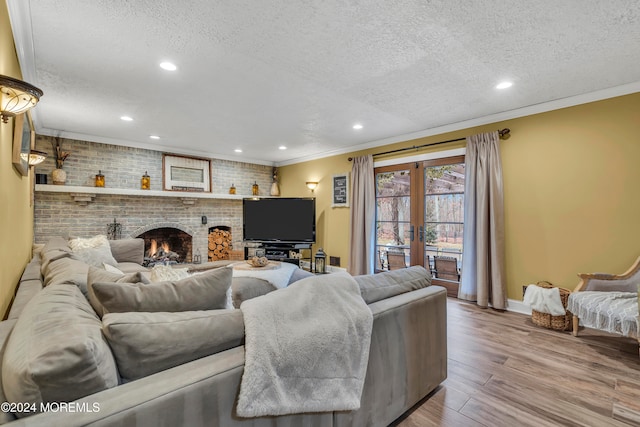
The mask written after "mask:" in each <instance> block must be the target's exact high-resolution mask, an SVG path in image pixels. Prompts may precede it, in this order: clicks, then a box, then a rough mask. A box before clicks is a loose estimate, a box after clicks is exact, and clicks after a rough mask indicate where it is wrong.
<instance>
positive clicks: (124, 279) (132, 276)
mask: <svg viewBox="0 0 640 427" xmlns="http://www.w3.org/2000/svg"><path fill="white" fill-rule="evenodd" d="M96 283H142V284H146V283H149V280H148V279H147V278H146V277H145V276H144V275H143V274H142V273H129V274H124V273H122V272H120V273H112V272H110V271H107V270H103V269H101V268H95V267H89V271H88V272H87V299H88V300H89V303H90V304H91V307H93V309H94V310H95V312H96V314H97V315H98V316H100V317H102V316H103V314H104V307H102V304H100V300H99V299H98V298H97V297H96V293H95V290H94V287H95V284H96Z"/></svg>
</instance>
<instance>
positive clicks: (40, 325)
mask: <svg viewBox="0 0 640 427" xmlns="http://www.w3.org/2000/svg"><path fill="white" fill-rule="evenodd" d="M2 385H3V388H4V393H5V396H6V398H7V401H9V402H16V403H17V402H20V403H33V404H35V405H36V406H37V407H40V404H41V403H43V402H44V403H47V402H71V401H73V400H76V399H80V398H81V397H84V396H88V395H90V394H93V393H97V392H99V391H102V390H105V389H107V388H110V387H115V386H116V385H118V371H117V369H116V363H115V359H114V358H113V354H112V353H111V349H110V348H109V344H107V342H106V340H105V338H104V337H103V335H102V322H100V319H98V317H97V316H96V314H95V313H94V312H93V309H92V308H91V306H90V305H89V303H88V302H87V300H86V298H85V297H84V296H83V295H82V293H81V292H80V290H79V289H78V287H77V286H74V285H56V286H49V287H46V288H44V289H43V290H42V291H40V292H38V293H37V294H36V295H35V296H34V297H33V298H32V299H31V300H30V301H29V302H28V303H27V305H26V306H25V307H24V310H23V311H22V313H21V315H20V317H19V318H18V320H17V322H16V324H15V326H14V328H13V332H12V333H11V336H10V337H9V340H8V341H7V344H6V347H5V353H4V357H3V359H2ZM16 415H18V416H19V417H21V416H27V415H30V414H29V413H23V414H16Z"/></svg>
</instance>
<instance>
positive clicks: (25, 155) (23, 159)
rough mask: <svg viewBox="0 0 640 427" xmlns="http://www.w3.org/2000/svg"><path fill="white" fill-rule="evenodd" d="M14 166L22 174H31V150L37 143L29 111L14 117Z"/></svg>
mask: <svg viewBox="0 0 640 427" xmlns="http://www.w3.org/2000/svg"><path fill="white" fill-rule="evenodd" d="M13 125H14V127H13V156H12V160H11V161H12V163H13V167H15V168H16V170H17V171H18V172H20V174H21V175H22V176H27V175H29V151H31V148H32V147H33V146H34V144H35V138H36V133H35V132H34V131H33V126H32V124H31V116H30V115H29V112H26V113H24V114H19V115H17V116H16V117H15V118H14V119H13Z"/></svg>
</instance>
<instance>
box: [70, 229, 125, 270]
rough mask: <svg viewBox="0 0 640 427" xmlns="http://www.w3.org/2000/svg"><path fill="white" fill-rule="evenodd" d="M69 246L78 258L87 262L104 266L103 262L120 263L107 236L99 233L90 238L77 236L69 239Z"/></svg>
mask: <svg viewBox="0 0 640 427" xmlns="http://www.w3.org/2000/svg"><path fill="white" fill-rule="evenodd" d="M69 247H70V248H71V252H72V253H73V256H74V257H75V258H76V259H79V260H81V261H84V262H86V263H87V264H89V265H92V266H94V267H102V264H103V263H105V264H110V265H113V266H116V265H118V262H117V261H116V260H115V258H114V257H113V255H111V246H110V245H109V240H107V236H104V235H98V236H95V237H91V238H89V239H83V238H75V239H71V240H69Z"/></svg>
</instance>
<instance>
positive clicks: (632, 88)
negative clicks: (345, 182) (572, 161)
mask: <svg viewBox="0 0 640 427" xmlns="http://www.w3.org/2000/svg"><path fill="white" fill-rule="evenodd" d="M637 92H640V82H633V83H629V84H625V85H621V86H615V87H611V88H607V89H602V90H598V91H595V92H590V93H585V94H581V95H575V96H571V97H567V98H562V99H556V100H553V101H548V102H543V103H540V104H535V105H530V106H528V107H522V108H517V109H515V110H509V111H504V112H501V113H496V114H490V115H488V116H484V117H478V118H475V119H471V120H464V121H461V122H457V123H452V124H448V125H444V126H438V127H434V128H429V129H425V130H422V131H418V132H413V133H407V134H403V135H398V136H393V137H390V138H384V139H379V140H375V141H370V142H366V143H364V144H359V145H354V146H351V147H347V148H344V149H339V150H332V151H327V152H325V153H322V154H318V155H312V156H304V157H298V158H295V159H291V160H285V161H282V162H276V166H286V165H292V164H296V163H302V162H308V161H311V160H318V159H322V158H325V157H330V156H337V155H340V154H351V153H354V152H357V151H362V150H368V149H370V148H376V147H380V146H384V145H389V144H394V143H397V142H405V141H411V140H413V139H419V138H425V137H429V136H434V135H441V134H444V133H449V132H455V131H458V130H463V129H469V128H473V127H477V126H483V125H488V124H491V123H498V122H502V121H505V120H511V119H517V118H519V117H526V116H532V115H534V114H540V113H546V112H549V111H554V110H560V109H562V108H568V107H574V106H576V105H581V104H588V103H590V102H596V101H602V100H604V99H609V98H615V97H618V96H624V95H630V94H632V93H637ZM514 131H516V132H517V130H514Z"/></svg>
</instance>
